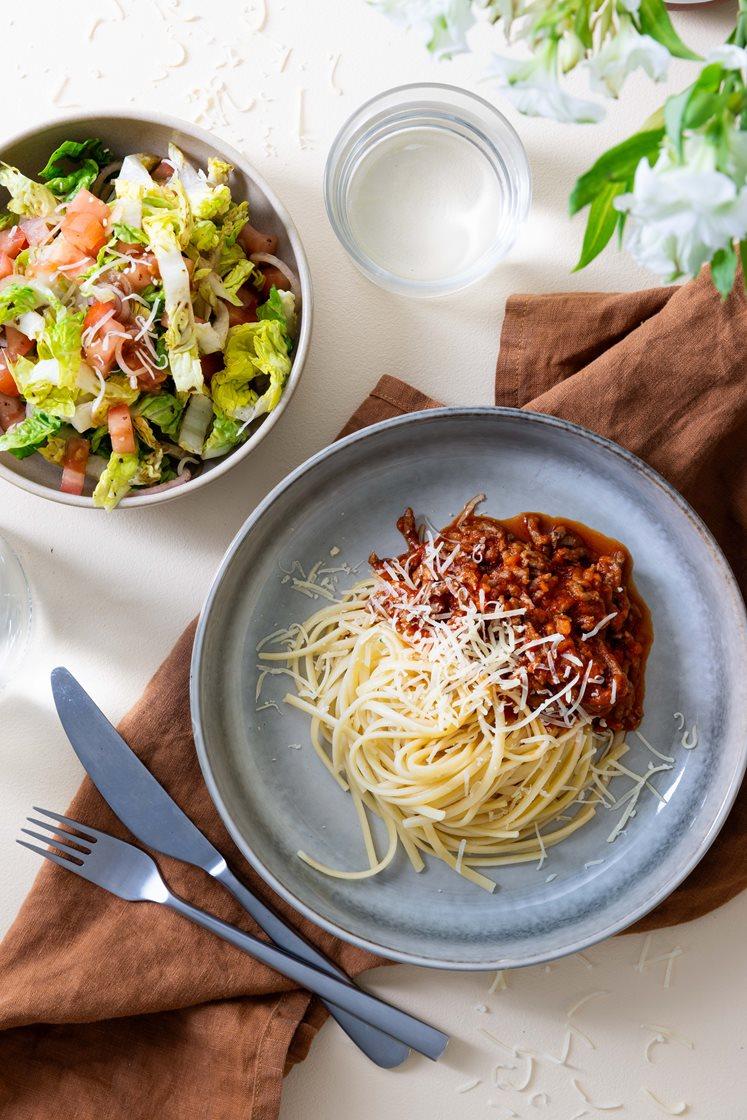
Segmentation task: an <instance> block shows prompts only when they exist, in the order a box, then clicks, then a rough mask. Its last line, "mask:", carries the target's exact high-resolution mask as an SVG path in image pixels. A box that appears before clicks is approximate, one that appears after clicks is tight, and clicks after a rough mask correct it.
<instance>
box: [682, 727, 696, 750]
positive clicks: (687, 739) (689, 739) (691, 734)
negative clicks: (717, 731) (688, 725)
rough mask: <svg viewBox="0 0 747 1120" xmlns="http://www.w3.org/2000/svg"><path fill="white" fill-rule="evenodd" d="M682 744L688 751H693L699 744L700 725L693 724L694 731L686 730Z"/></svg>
mask: <svg viewBox="0 0 747 1120" xmlns="http://www.w3.org/2000/svg"><path fill="white" fill-rule="evenodd" d="M680 742H681V744H682V746H683V747H684V748H685V750H686V751H693V750H695V748H696V747H697V745H698V725H697V723H694V724H693V729H692V731H686V732H685V733H684V735H683V736H682V738H681V739H680Z"/></svg>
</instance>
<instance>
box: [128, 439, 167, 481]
mask: <svg viewBox="0 0 747 1120" xmlns="http://www.w3.org/2000/svg"><path fill="white" fill-rule="evenodd" d="M162 461H163V451H162V450H161V448H160V447H157V448H156V449H155V450H154V451H151V452H150V453H149V454H148V455H143V457H142V459H141V460H140V462H139V465H138V469H137V473H136V474H135V475H134V477H133V479H132V485H133V486H155V484H156V483H157V482H160V481H161V463H162Z"/></svg>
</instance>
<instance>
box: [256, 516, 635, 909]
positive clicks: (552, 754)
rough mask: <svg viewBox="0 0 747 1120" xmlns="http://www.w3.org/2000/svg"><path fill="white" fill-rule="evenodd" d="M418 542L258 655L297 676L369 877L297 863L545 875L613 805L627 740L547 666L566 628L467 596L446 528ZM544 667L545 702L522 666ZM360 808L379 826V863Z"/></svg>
mask: <svg viewBox="0 0 747 1120" xmlns="http://www.w3.org/2000/svg"><path fill="white" fill-rule="evenodd" d="M496 524H498V523H496ZM411 545H412V547H411V551H410V553H408V554H406V555H405V556H404V557H400V558H394V559H389V560H386V561H379V560H378V559H377V558H375V557H374V558H372V565H373V566H374V568H375V570H376V571H377V572H378V573H379V574H378V575H377V576H376V577H374V578H370V579H365V580H362V581H361V582H359V583H358V584H356V586H355V587H353V588H352V589H351V590H349V591H347V592H346V593H345V594H344V595H343V596H342V598H341V600H340V601H339V602H333V603H330V604H329V605H328V606H325V607H324V608H323V609H321V610H319V611H318V612H317V613H316V614H314V615H313V617H312V618H310V619H309V620H308V621H307V622H306V623H305V624H304V625H303V626H301V625H296V626H294V627H293V628H292V630H291V631H290V632H288V633H285V634H283V635H279V636H275V638H274V640H275V641H276V642H281V643H282V644H283V645H284V647H285V648H284V649H283V650H282V651H281V652H262V653H261V655H260V656H261V657H262V660H263V663H264V665H265V666H266V667H268V666H271V665H272V663H273V662H276V663H281V664H282V667H283V670H284V671H286V672H288V673H289V674H290V675H291V676H292V678H293V680H294V682H295V686H296V691H295V692H294V693H289V694H288V695H287V696H286V697H285V699H286V701H287V702H288V703H289V704H291V705H293V706H294V707H296V708H298V709H300V710H301V711H303V712H305V713H307V714H308V716H309V717H310V720H311V739H312V742H313V745H314V748H315V750H316V752H317V754H318V755H319V757H320V759H321V760H322V762H323V763H324V765H325V766H326V767H327V769H328V770H329V771H330V773H331V774H332V776H333V777H334V778H335V780H336V781H337V782H338V783H339V785H340V786H341V787H342V788H343V789H344V790H349V791H350V794H351V796H352V799H353V802H354V805H355V808H356V811H357V814H358V818H359V821H360V824H361V828H362V831H363V837H364V842H365V847H366V852H367V856H368V864H369V866H368V867H367V868H365V869H364V870H360V871H342V870H337V869H334V868H331V867H327V866H325V865H323V864H321V863H319V862H318V861H317V860H315V859H314V858H312V857H311V856H310V855H307V854H305V853H299V855H301V857H302V858H303V859H304V860H306V862H307V863H309V864H310V865H311V866H313V867H315V868H316V869H317V870H319V871H322V872H324V873H326V874H329V875H334V876H336V877H339V878H344V879H363V878H366V877H368V876H371V875H375V874H377V873H379V872H381V871H383V870H384V869H385V868H386V867H387V866H388V865H389V864H390V863H391V861H392V859H393V858H394V855H395V852H396V850H397V846H398V843H401V844H402V846H403V847H404V849H405V851H406V853H407V855H408V857H409V859H410V861H411V863H412V865H413V867H414V868H415V869H416V870H421V869H422V868H423V866H424V862H423V858H422V854H423V853H426V854H427V853H430V854H432V855H435V856H437V857H438V858H440V859H442V860H443V861H444V862H445V863H447V864H449V865H450V866H451V867H453V868H455V869H456V870H457V871H459V872H460V873H461V874H462V875H464V876H465V877H467V878H468V879H470V880H472V881H473V882H475V883H477V884H479V885H480V886H482V887H485V888H486V889H488V890H493V889H494V886H495V884H494V883H493V882H492V880H490V879H489V878H487V876H485V875H483V874H482V873H481V872H480V870H479V868H480V867H484V866H494V865H497V864H506V863H516V862H522V861H528V860H539V862H540V866H541V864H542V862H543V861H544V858H545V853H546V849H547V848H548V847H550V846H551V845H553V844H557V843H558V842H559V841H561V840H563V839H565V837H567V836H569V835H570V834H571V833H572V832H575V831H576V829H578V828H581V827H582V826H583V825H584V824H585V823H586V822H587V821H588V820H589V819H590V818H591V817H592V816H593V815H594V813H595V809H596V805H597V804H599V803H600V802H601V801H604V802H605V803H608V802H609V800H610V798H609V794H608V791H607V784H608V782H609V781H610V779H611V778H612V777H613V776H615V775H616V774H618V773H621V772H626V771H625V768H624V767H622V766H621V765H620V763H619V759H620V758H621V756H622V755H623V754H624V752H625V751H626V749H627V748H626V746H625V743H624V736H623V733H622V731H619V730H615V731H613V730H612V729H611V728H609V727H607V726H601V725H600V724H601V722H602V721H601V720H600V719H598V718H597V719H595V717H594V716H593V715H592V714H590V713H589V712H588V711H587V710H585V708H584V697H585V693H586V690H587V689H588V688H590V687H592V686H590V685H589V680H590V677H591V674H590V672H589V670H588V667H586V666H584V665H582V666H581V667H580V668H579V666H578V665H575V664H574V659H575V658H571V660H567V661H562V660H561V659H560V657H559V656H556V655H557V651H558V649H561V648H562V647H563V643H564V642H565V641H567V639H568V634H567V633H562V632H560V631H559V630H557V631H556V630H553V631H552V632H551V633H548V634H542V635H541V636H537V631H536V629H535V628H534V627H533V628H531V630H530V629H529V627H528V626H527V625H526V623H525V616H526V613H527V607H524V606H509V607H507V606H506V604H505V603H504V602H502V601H500V600H499V599H495V600H490V601H486V599H485V596H484V594H483V595H479V594H477V595H472V594H467V593H465V592H464V591H463V586H464V585H463V584H462V583H461V581H458V582H457V583H455V582H454V578H453V572H454V571H455V569H457V568H458V564H457V560H458V557H459V555H460V549H461V545H460V544H459V543H458V542H456V543H455V538H454V537H453V536H451V538H450V534H449V531H448V530H444V532H443V534H438V535H436V536H433V535H431V534H429V533H426V534H424V535H423V536H419V537H418V539H417V542H415V541H412V542H411ZM416 546H417V547H416ZM415 555H416V560H414V561H413V557H414V556H415ZM620 590H622V589H620ZM447 591H448V592H449V595H448V596H447V595H446V592H447ZM447 598H448V602H447ZM601 609H603V607H600V610H601ZM605 621H608V620H605ZM564 629H565V628H564ZM540 656H542V665H543V666H544V667H545V668H546V669H547V672H548V674H551V675H552V676H553V677H554V678H555V681H556V684H555V686H554V688H552V689H547V690H545V691H547V692H548V695H543V696H542V697H539V696H538V695H537V694H536V690H533V689H532V688H531V687H530V685H529V679H530V676H528V669H527V666H528V665H529V666H530V667H532V668H534V669H539V667H540V666H539V663H538V659H539V658H540ZM589 657H590V658H591V654H589ZM590 663H591V662H590ZM366 810H370V811H371V812H373V813H375V814H376V815H377V816H378V817H380V818H381V819H382V820H383V821H384V823H385V825H386V827H387V831H388V844H387V847H386V851H383V852H382V853H377V851H376V849H375V846H374V842H373V838H372V834H371V829H370V826H369V821H368V817H367V812H366Z"/></svg>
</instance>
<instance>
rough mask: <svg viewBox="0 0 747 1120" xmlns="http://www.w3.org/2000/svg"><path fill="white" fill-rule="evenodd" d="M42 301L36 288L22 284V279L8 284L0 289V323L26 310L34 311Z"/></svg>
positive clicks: (16, 316)
mask: <svg viewBox="0 0 747 1120" xmlns="http://www.w3.org/2000/svg"><path fill="white" fill-rule="evenodd" d="M44 302H45V301H44V297H43V296H42V294H41V293H40V292H39V290H38V288H35V287H32V285H30V284H24V283H23V281H19V282H18V283H17V284H8V286H7V287H6V288H3V289H2V291H0V325H2V324H3V323H9V322H10V321H11V320H12V319H17V318H18V317H19V316H20V315H25V314H26V312H27V311H36V309H37V307H41V306H42V304H43V303H44Z"/></svg>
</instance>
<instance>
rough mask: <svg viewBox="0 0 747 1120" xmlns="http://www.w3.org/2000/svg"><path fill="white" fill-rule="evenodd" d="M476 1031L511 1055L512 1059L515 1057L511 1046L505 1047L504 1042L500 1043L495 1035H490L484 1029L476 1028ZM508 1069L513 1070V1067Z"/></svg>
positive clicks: (514, 1051)
mask: <svg viewBox="0 0 747 1120" xmlns="http://www.w3.org/2000/svg"><path fill="white" fill-rule="evenodd" d="M477 1029H478V1031H479V1032H480V1034H484V1035H485V1037H486V1038H489V1039H490V1041H491V1042H495V1043H497V1044H498V1046H500V1047H502V1048H503V1049H504V1050H505V1051H507V1053H509V1054H511V1055H512V1057H514V1058H515V1057H516V1050H515V1048H514V1047H513V1046H507V1045H506V1043H505V1042H501V1040H500V1038H498V1037H497V1036H496V1035H494V1034H493V1033H492V1031H488V1030H486V1029H485V1027H478V1028H477ZM510 1068H513V1067H510Z"/></svg>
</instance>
